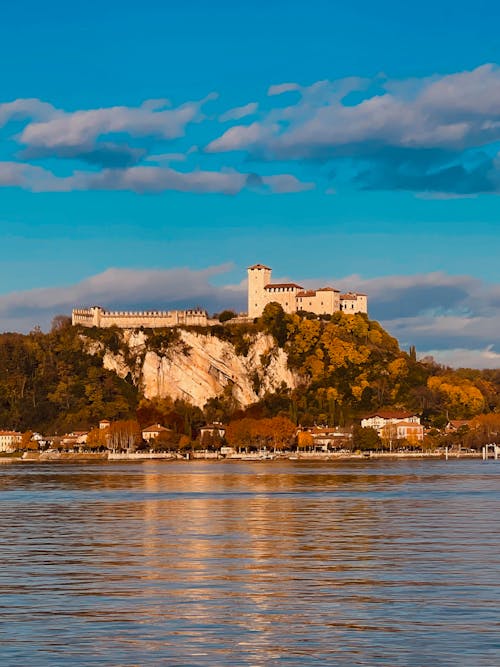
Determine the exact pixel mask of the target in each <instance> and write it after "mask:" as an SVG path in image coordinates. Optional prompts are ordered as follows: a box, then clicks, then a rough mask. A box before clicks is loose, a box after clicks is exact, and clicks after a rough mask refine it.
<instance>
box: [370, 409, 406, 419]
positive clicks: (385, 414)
mask: <svg viewBox="0 0 500 667" xmlns="http://www.w3.org/2000/svg"><path fill="white" fill-rule="evenodd" d="M416 416H417V415H416V414H415V413H414V412H408V411H407V410H379V411H378V412H372V414H370V415H367V416H366V417H363V419H371V418H372V417H382V419H406V418H407V417H416Z"/></svg>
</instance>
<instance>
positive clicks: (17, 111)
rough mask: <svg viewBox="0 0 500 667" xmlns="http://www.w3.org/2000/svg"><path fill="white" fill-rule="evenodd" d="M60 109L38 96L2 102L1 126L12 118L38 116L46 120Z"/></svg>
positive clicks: (0, 111) (0, 107) (0, 108)
mask: <svg viewBox="0 0 500 667" xmlns="http://www.w3.org/2000/svg"><path fill="white" fill-rule="evenodd" d="M57 113H58V111H57V109H56V108H55V107H53V106H52V104H49V103H48V102H42V101H41V100H39V99H37V98H28V99H18V100H14V101H13V102H4V103H3V104H0V127H3V126H4V125H5V124H6V123H8V122H9V121H11V120H25V119H27V118H36V119H39V120H45V119H48V118H51V117H53V116H55V115H57Z"/></svg>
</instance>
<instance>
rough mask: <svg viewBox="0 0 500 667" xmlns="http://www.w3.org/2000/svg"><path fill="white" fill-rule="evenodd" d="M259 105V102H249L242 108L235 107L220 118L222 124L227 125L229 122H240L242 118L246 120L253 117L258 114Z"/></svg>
mask: <svg viewBox="0 0 500 667" xmlns="http://www.w3.org/2000/svg"><path fill="white" fill-rule="evenodd" d="M258 108H259V105H258V104H257V102H249V103H248V104H245V105H243V106H241V107H235V108H234V109H229V111H226V112H225V113H223V114H221V115H220V116H219V120H220V121H221V123H225V122H226V121H228V120H239V119H240V118H245V116H252V115H253V114H254V113H256V112H257V109H258Z"/></svg>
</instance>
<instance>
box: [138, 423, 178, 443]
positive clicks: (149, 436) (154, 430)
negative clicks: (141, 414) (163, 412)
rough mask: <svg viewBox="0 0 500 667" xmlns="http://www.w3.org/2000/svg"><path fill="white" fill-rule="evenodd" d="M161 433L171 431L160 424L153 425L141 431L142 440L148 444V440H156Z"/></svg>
mask: <svg viewBox="0 0 500 667" xmlns="http://www.w3.org/2000/svg"><path fill="white" fill-rule="evenodd" d="M161 433H172V429H170V428H165V426H161V425H160V424H153V425H152V426H147V427H146V428H143V429H142V438H143V440H145V441H146V442H149V441H150V440H156V438H158V437H159V436H160V434H161Z"/></svg>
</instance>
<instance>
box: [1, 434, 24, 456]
mask: <svg viewBox="0 0 500 667" xmlns="http://www.w3.org/2000/svg"><path fill="white" fill-rule="evenodd" d="M22 437H23V434H22V433H19V432H18V431H0V452H12V451H14V450H15V449H17V448H18V447H19V445H20V444H21V440H22Z"/></svg>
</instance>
